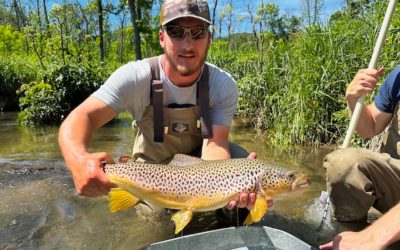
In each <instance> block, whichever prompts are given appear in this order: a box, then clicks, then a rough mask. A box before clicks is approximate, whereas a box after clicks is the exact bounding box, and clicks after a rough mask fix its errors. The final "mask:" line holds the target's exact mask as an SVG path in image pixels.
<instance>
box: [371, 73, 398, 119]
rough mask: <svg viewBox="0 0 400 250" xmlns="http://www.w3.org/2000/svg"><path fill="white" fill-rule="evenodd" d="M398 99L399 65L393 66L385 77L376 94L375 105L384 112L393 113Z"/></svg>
mask: <svg viewBox="0 0 400 250" xmlns="http://www.w3.org/2000/svg"><path fill="white" fill-rule="evenodd" d="M399 100H400V67H397V68H395V69H394V70H393V71H392V72H391V73H390V74H389V76H388V77H387V78H386V80H385V82H384V83H383V85H382V87H381V88H380V90H379V93H378V95H377V96H376V98H375V106H376V107H377V109H378V110H380V111H382V112H385V113H393V112H394V109H395V107H396V105H397V103H398V102H399Z"/></svg>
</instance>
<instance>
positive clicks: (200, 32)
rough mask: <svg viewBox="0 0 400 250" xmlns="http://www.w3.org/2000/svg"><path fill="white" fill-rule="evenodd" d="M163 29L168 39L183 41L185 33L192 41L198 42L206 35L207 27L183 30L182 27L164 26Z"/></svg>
mask: <svg viewBox="0 0 400 250" xmlns="http://www.w3.org/2000/svg"><path fill="white" fill-rule="evenodd" d="M163 29H164V30H165V31H166V32H167V34H168V36H169V37H171V38H173V39H176V40H183V38H185V36H186V33H188V34H189V36H190V38H191V39H192V40H199V39H203V38H205V37H206V35H207V33H208V26H200V27H191V28H185V27H182V26H175V25H165V26H164V27H163Z"/></svg>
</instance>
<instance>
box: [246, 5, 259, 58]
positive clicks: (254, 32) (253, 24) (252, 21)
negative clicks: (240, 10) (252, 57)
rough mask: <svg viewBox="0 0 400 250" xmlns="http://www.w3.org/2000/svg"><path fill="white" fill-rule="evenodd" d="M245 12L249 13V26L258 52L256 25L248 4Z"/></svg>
mask: <svg viewBox="0 0 400 250" xmlns="http://www.w3.org/2000/svg"><path fill="white" fill-rule="evenodd" d="M247 11H248V12H249V16H250V22H251V26H252V28H253V35H254V38H255V39H256V49H257V50H259V42H258V36H257V29H256V25H257V23H256V21H255V18H254V16H253V12H252V11H251V7H250V3H248V4H247Z"/></svg>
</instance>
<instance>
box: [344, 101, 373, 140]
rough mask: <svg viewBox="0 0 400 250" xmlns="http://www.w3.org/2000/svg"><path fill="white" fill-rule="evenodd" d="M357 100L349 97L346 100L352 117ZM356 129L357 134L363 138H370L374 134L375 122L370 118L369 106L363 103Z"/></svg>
mask: <svg viewBox="0 0 400 250" xmlns="http://www.w3.org/2000/svg"><path fill="white" fill-rule="evenodd" d="M356 103H357V100H353V99H349V98H348V100H347V106H348V110H349V116H350V117H352V116H353V113H354V109H355V106H356ZM356 131H357V133H358V135H359V136H361V137H363V138H371V137H373V136H375V123H374V121H373V119H372V116H371V113H370V110H369V107H367V106H365V105H364V104H363V106H362V110H361V114H360V118H359V120H358V123H357V126H356Z"/></svg>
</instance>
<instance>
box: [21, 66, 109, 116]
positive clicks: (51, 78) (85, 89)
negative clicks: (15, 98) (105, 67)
mask: <svg viewBox="0 0 400 250" xmlns="http://www.w3.org/2000/svg"><path fill="white" fill-rule="evenodd" d="M100 72H102V70H101V69H99V70H97V71H94V70H90V69H87V68H85V67H83V66H76V65H63V66H58V67H54V68H52V69H50V70H49V73H47V74H45V76H44V77H43V81H40V82H32V83H30V84H24V85H22V86H21V88H20V90H19V93H20V94H21V95H22V97H21V98H20V100H19V101H20V103H19V105H20V108H21V110H22V111H21V112H20V113H19V116H18V121H19V122H21V123H22V124H41V123H59V122H61V121H62V120H63V119H64V118H65V117H66V116H67V115H68V114H69V112H71V111H72V110H73V109H74V108H75V107H77V106H78V105H79V104H80V103H81V102H82V101H84V100H85V99H86V98H87V97H88V96H89V95H90V94H91V93H92V92H93V91H95V90H96V89H97V88H98V87H99V86H100V85H101V83H102V82H103V76H102V74H103V73H100Z"/></svg>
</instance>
